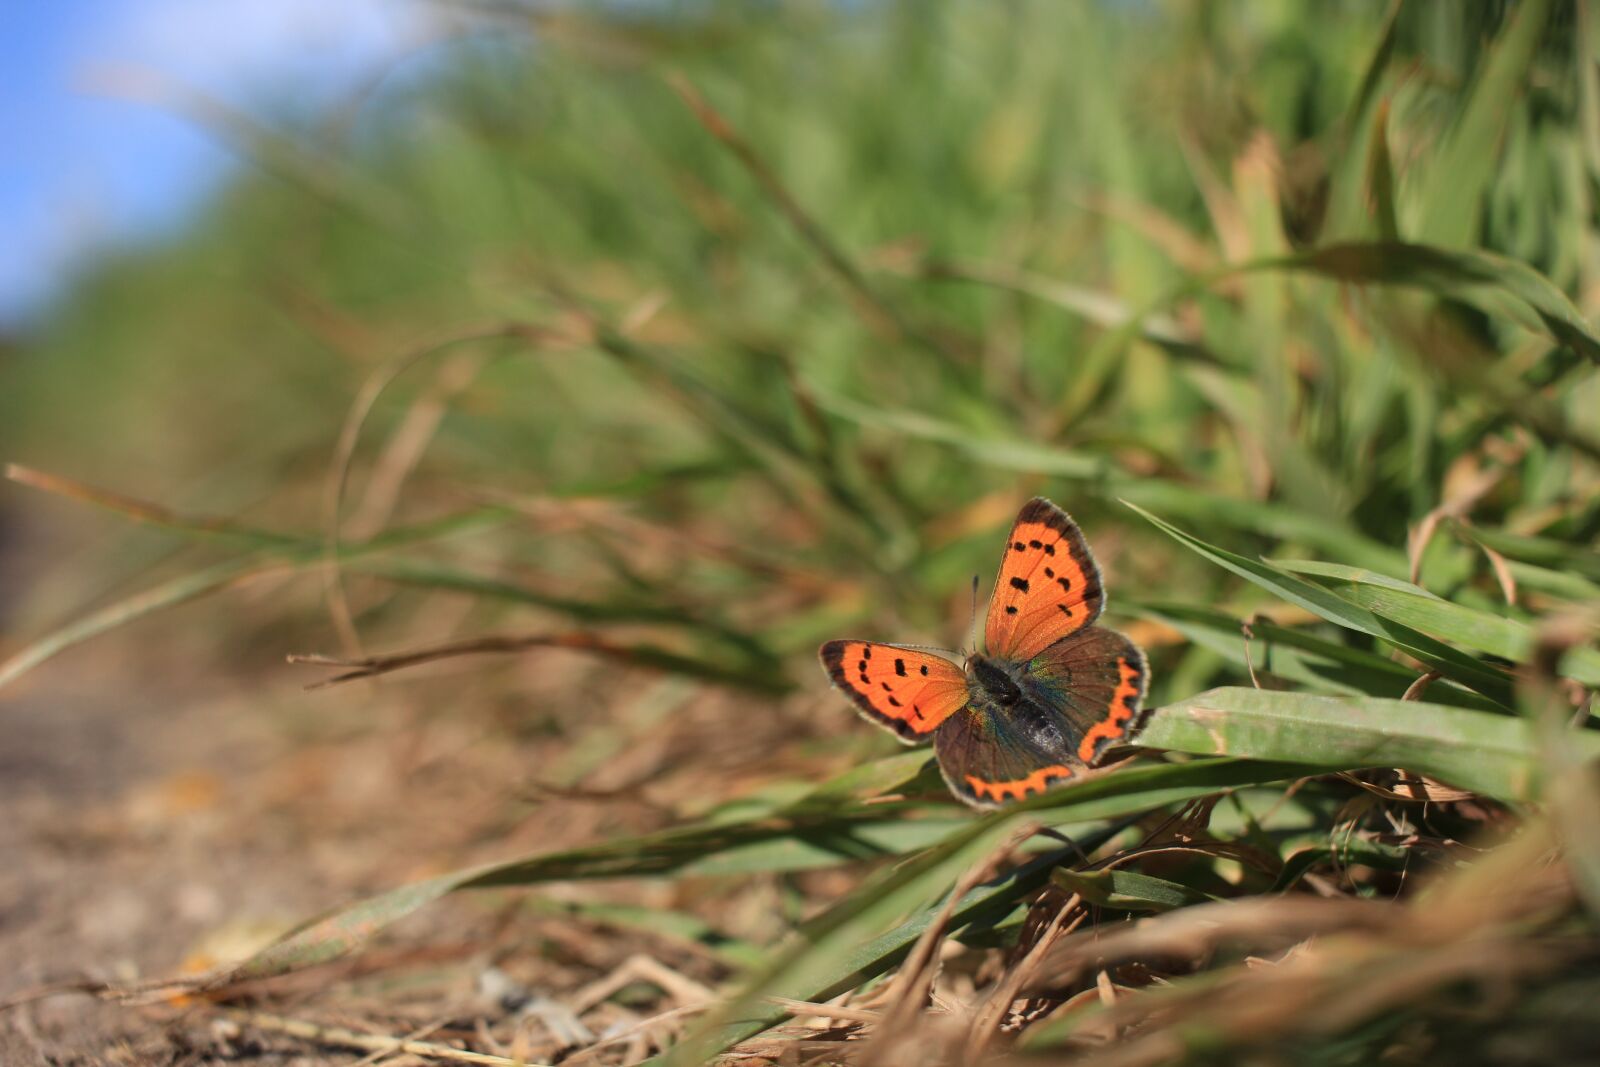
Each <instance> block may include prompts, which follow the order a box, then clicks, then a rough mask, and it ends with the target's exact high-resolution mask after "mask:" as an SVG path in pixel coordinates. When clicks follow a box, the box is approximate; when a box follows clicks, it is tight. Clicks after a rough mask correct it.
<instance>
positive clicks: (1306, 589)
mask: <svg viewBox="0 0 1600 1067" xmlns="http://www.w3.org/2000/svg"><path fill="white" fill-rule="evenodd" d="M1128 506H1129V507H1131V508H1133V509H1134V510H1135V511H1137V512H1139V514H1141V515H1143V516H1144V517H1145V518H1147V519H1149V520H1150V521H1151V522H1152V523H1154V524H1155V525H1156V526H1157V527H1158V528H1160V529H1162V530H1164V531H1166V532H1167V533H1168V534H1170V535H1171V536H1172V537H1173V538H1175V539H1176V540H1177V541H1178V542H1179V543H1180V544H1183V545H1187V546H1188V547H1189V548H1192V549H1193V550H1194V551H1196V552H1198V553H1199V554H1200V555H1202V556H1204V557H1206V558H1207V559H1209V560H1211V561H1212V562H1213V563H1216V564H1217V565H1219V566H1221V567H1224V568H1226V569H1227V570H1230V571H1232V572H1233V573H1234V574H1237V575H1239V576H1240V577H1241V578H1244V579H1246V580H1247V581H1249V582H1251V583H1253V584H1255V585H1257V586H1260V587H1261V588H1262V589H1265V590H1267V591H1268V592H1270V593H1272V594H1274V595H1276V596H1279V597H1281V598H1283V599H1284V600H1287V601H1289V603H1291V604H1298V605H1299V606H1300V607H1303V608H1305V609H1306V610H1307V611H1310V612H1313V613H1314V614H1316V615H1318V616H1320V617H1321V618H1324V619H1326V620H1328V621H1329V622H1332V623H1336V624H1338V625H1340V626H1343V627H1345V628H1347V629H1351V630H1356V631H1358V632H1360V633H1364V634H1368V635H1370V636H1372V637H1376V638H1378V639H1379V640H1382V641H1385V642H1387V643H1388V644H1390V645H1393V646H1394V647H1395V648H1397V649H1400V650H1401V651H1403V652H1405V653H1407V654H1408V655H1411V656H1414V657H1416V658H1417V659H1418V660H1421V661H1422V662H1423V663H1425V664H1427V665H1428V666H1429V667H1431V668H1433V669H1434V670H1436V671H1438V672H1439V673H1440V674H1442V675H1444V676H1445V677H1446V678H1450V679H1452V680H1454V681H1457V682H1460V683H1461V684H1462V685H1465V686H1468V687H1470V688H1472V689H1475V690H1477V691H1478V692H1480V693H1482V694H1483V695H1485V696H1487V697H1490V698H1492V699H1494V700H1495V701H1497V702H1499V703H1500V704H1501V705H1502V706H1504V707H1506V708H1510V706H1511V686H1510V682H1509V680H1508V679H1507V678H1506V676H1505V675H1504V674H1503V673H1502V672H1500V671H1497V670H1495V669H1493V668H1492V667H1489V666H1488V665H1486V664H1483V663H1480V662H1478V661H1477V660H1475V659H1473V658H1472V657H1471V656H1468V655H1466V654H1465V653H1462V652H1460V651H1457V650H1456V649H1454V648H1451V647H1450V646H1449V645H1446V644H1444V643H1443V642H1441V641H1437V640H1435V639H1433V638H1431V637H1429V636H1428V635H1427V634H1424V633H1420V632H1418V631H1417V630H1414V629H1412V628H1411V627H1409V626H1406V625H1404V624H1403V623H1398V622H1395V621H1393V620H1391V619H1386V618H1384V617H1383V616H1381V615H1378V614H1377V613H1375V612H1373V611H1370V610H1368V609H1367V608H1364V607H1361V606H1360V605H1359V604H1353V603H1351V602H1350V601H1348V600H1345V599H1344V598H1343V597H1340V596H1338V595H1336V594H1335V593H1333V592H1331V591H1329V590H1327V589H1324V588H1323V587H1322V586H1320V585H1316V584H1314V583H1312V582H1307V581H1304V580H1303V579H1300V578H1297V577H1295V576H1294V575H1292V574H1289V573H1287V572H1285V571H1282V570H1279V569H1278V568H1276V567H1273V566H1271V565H1269V564H1266V563H1261V562H1257V561H1255V560H1250V559H1246V558H1245V557H1243V556H1239V555H1235V554H1234V553H1232V552H1228V551H1225V550H1224V549H1220V548H1217V547H1215V546H1213V545H1208V544H1206V543H1205V542H1204V541H1201V540H1200V539H1199V538H1197V537H1193V536H1191V535H1190V534H1187V533H1184V532H1183V531H1182V530H1180V529H1178V528H1177V527H1176V526H1173V525H1172V524H1170V523H1168V522H1165V521H1164V520H1162V519H1159V518H1157V517H1156V516H1154V515H1152V514H1150V512H1148V511H1145V510H1144V509H1143V508H1141V507H1139V506H1138V505H1136V504H1129V505H1128Z"/></svg>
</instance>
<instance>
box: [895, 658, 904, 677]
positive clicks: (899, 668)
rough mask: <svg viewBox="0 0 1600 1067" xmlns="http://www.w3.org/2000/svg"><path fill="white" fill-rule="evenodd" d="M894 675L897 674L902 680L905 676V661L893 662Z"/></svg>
mask: <svg viewBox="0 0 1600 1067" xmlns="http://www.w3.org/2000/svg"><path fill="white" fill-rule="evenodd" d="M894 673H896V674H898V675H899V676H900V677H902V678H904V677H905V676H906V661H905V660H903V659H896V660H895V661H894Z"/></svg>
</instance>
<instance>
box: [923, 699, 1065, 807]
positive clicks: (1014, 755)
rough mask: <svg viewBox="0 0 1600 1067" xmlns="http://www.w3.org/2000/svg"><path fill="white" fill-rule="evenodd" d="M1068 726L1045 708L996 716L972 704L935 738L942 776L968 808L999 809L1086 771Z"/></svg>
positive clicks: (950, 719)
mask: <svg viewBox="0 0 1600 1067" xmlns="http://www.w3.org/2000/svg"><path fill="white" fill-rule="evenodd" d="M1069 731H1070V727H1069V724H1068V723H1067V722H1066V720H1065V719H1063V718H1062V717H1061V716H1060V715H1059V714H1058V713H1056V712H1055V711H1054V709H1051V708H1046V707H1042V706H1025V707H1020V708H1013V709H1010V710H1009V711H1007V712H1005V713H999V714H997V713H994V712H991V711H986V710H980V709H979V708H977V707H974V706H968V707H966V708H964V709H962V710H961V711H960V712H958V713H956V714H955V715H952V716H951V717H950V718H948V719H946V720H945V723H944V725H943V726H941V727H939V731H938V733H937V734H935V735H934V739H933V748H934V752H935V754H936V755H937V756H938V757H939V772H940V773H941V774H942V775H944V780H945V784H946V785H948V786H949V787H950V791H951V792H953V793H954V794H955V795H956V796H958V797H960V798H961V799H962V800H964V801H966V802H967V803H968V804H971V805H973V806H974V807H979V808H996V807H999V806H1000V805H1001V804H1004V803H1006V802H1007V801H1011V800H1022V799H1024V798H1026V797H1030V796H1033V795H1034V794H1035V793H1042V792H1044V791H1045V790H1046V789H1049V788H1051V787H1052V786H1056V785H1060V784H1062V783H1063V782H1066V781H1068V780H1069V779H1071V778H1073V777H1075V776H1076V775H1077V774H1079V773H1080V772H1081V771H1083V770H1084V768H1083V766H1082V765H1081V764H1080V763H1079V762H1078V761H1077V759H1076V758H1075V757H1074V756H1073V755H1072V743H1071V742H1072V738H1071V736H1070V732H1069Z"/></svg>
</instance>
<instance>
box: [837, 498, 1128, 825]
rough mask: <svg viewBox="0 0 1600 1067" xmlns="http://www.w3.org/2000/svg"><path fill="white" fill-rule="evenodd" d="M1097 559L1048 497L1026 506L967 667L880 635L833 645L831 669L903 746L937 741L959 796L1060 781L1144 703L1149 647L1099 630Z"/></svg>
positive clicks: (1028, 790)
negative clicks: (979, 646)
mask: <svg viewBox="0 0 1600 1067" xmlns="http://www.w3.org/2000/svg"><path fill="white" fill-rule="evenodd" d="M1105 602H1106V596H1105V589H1104V587H1103V586H1102V584H1101V581H1100V568H1099V566H1098V565H1097V564H1096V563H1095V561H1094V556H1093V555H1092V554H1091V553H1090V552H1089V545H1088V542H1087V541H1085V540H1084V537H1083V533H1082V531H1080V530H1079V529H1078V524H1077V523H1075V522H1073V521H1072V518H1071V517H1070V516H1069V515H1068V514H1067V513H1066V512H1064V511H1062V510H1061V509H1060V508H1058V507H1056V506H1055V505H1054V504H1052V503H1051V502H1050V501H1048V500H1046V499H1044V498H1043V497H1035V498H1034V499H1033V500H1030V501H1029V502H1028V503H1027V504H1026V505H1024V506H1023V508H1022V511H1021V512H1019V513H1018V514H1017V521H1016V523H1015V524H1014V525H1013V526H1012V527H1011V536H1010V538H1009V539H1008V540H1007V541H1006V549H1005V555H1004V556H1002V557H1001V560H1000V576H999V577H998V578H997V579H996V580H995V587H994V592H993V594H992V595H991V596H990V598H989V612H988V616H987V619H986V621H985V623H984V645H985V647H986V649H987V652H988V654H987V655H979V654H977V653H976V652H974V653H972V654H971V655H969V656H968V657H967V659H966V663H965V665H964V666H958V665H957V664H955V663H954V662H952V661H951V660H949V659H946V658H944V657H943V656H938V655H934V654H932V653H930V652H925V651H921V650H919V649H915V648H909V647H906V646H903V645H887V644H880V643H879V642H876V641H829V642H828V643H827V644H825V645H823V646H822V649H821V651H820V655H821V657H822V666H823V667H824V669H826V670H827V672H828V677H829V678H831V679H832V680H833V684H834V685H835V686H837V687H838V688H839V689H840V690H841V691H843V692H844V693H845V695H847V696H848V697H849V698H850V699H851V701H853V702H854V703H855V706H856V707H857V709H859V710H860V712H861V714H862V715H863V716H865V717H866V718H868V719H871V720H872V721H873V722H876V723H878V724H879V725H882V726H886V727H888V728H889V729H890V730H892V731H893V732H894V734H895V736H896V737H898V738H900V740H902V741H904V742H905V743H906V744H913V745H914V744H917V743H918V742H921V741H926V740H928V739H929V738H932V739H933V748H934V753H935V754H936V755H937V756H938V759H939V770H940V773H942V774H943V775H944V780H945V782H946V783H947V784H948V785H949V786H950V790H951V792H953V793H955V795H956V796H958V797H960V798H961V799H962V800H965V801H966V802H967V803H969V804H972V805H974V806H977V807H983V808H990V807H997V806H999V805H1000V804H1003V803H1005V802H1006V801H1008V800H1021V799H1022V798H1023V797H1026V796H1029V795H1031V794H1034V793H1040V792H1043V791H1044V790H1046V789H1048V788H1050V787H1052V786H1055V785H1060V784H1061V783H1063V782H1065V781H1067V780H1068V779H1070V778H1072V777H1074V776H1075V775H1078V774H1080V773H1081V772H1083V771H1085V770H1087V769H1088V768H1089V767H1091V766H1093V765H1094V764H1095V762H1096V761H1097V760H1099V758H1100V757H1101V756H1102V755H1104V753H1105V751H1106V750H1107V749H1108V748H1110V747H1111V745H1112V744H1114V743H1115V742H1117V741H1118V740H1120V739H1121V738H1123V737H1124V736H1126V735H1127V733H1128V732H1129V730H1131V729H1132V728H1133V727H1134V725H1135V723H1136V721H1137V717H1138V714H1139V707H1140V704H1141V702H1142V701H1143V700H1144V694H1145V684H1146V682H1147V680H1148V671H1147V669H1146V666H1145V658H1144V653H1143V652H1141V651H1140V650H1139V647H1138V646H1137V645H1135V644H1134V643H1133V642H1132V641H1130V640H1128V639H1127V638H1126V637H1124V636H1123V635H1122V634H1120V633H1117V632H1116V631H1115V630H1108V629H1106V628H1105V627H1103V626H1096V625H1095V620H1096V619H1098V618H1099V617H1100V612H1101V610H1102V609H1103V608H1104V607H1105Z"/></svg>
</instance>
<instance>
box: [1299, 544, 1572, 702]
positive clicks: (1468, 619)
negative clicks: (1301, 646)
mask: <svg viewBox="0 0 1600 1067" xmlns="http://www.w3.org/2000/svg"><path fill="white" fill-rule="evenodd" d="M1273 562H1274V563H1275V564H1276V565H1277V566H1279V567H1282V568H1283V569H1284V570H1287V571H1293V572H1294V573H1296V574H1309V575H1313V576H1314V577H1316V578H1317V579H1319V581H1320V582H1321V584H1322V585H1324V586H1326V587H1327V588H1329V589H1331V590H1333V591H1334V592H1336V593H1338V594H1339V595H1340V596H1342V597H1344V598H1345V599H1347V600H1349V601H1351V602H1352V603H1355V604H1359V605H1361V606H1362V607H1364V608H1367V609H1368V610H1370V611H1372V612H1374V613H1376V614H1378V615H1381V616H1383V617H1384V618H1386V619H1393V620H1394V621H1396V622H1401V623H1405V624H1406V625H1407V626H1413V627H1415V628H1417V629H1418V630H1421V631H1422V632H1423V633H1427V634H1432V635H1433V636H1435V637H1438V638H1440V639H1442V640H1445V641H1453V642H1455V643H1456V644H1458V645H1465V646H1466V647H1467V648H1475V649H1477V650H1478V651H1480V652H1488V653H1490V654H1491V655H1495V656H1499V657H1501V658H1502V659H1508V660H1511V661H1512V662H1514V663H1526V662H1527V661H1528V658H1529V657H1530V655H1531V654H1532V652H1533V646H1534V632H1533V628H1532V627H1530V626H1528V625H1526V624H1524V623H1521V622H1518V621H1517V620H1515V619H1504V618H1500V617H1498V616H1495V615H1490V614H1488V613H1487V612H1482V611H1477V610H1474V609H1473V608H1467V607H1462V606H1461V605H1460V604H1454V603H1451V602H1450V601H1448V600H1443V599H1441V598H1439V597H1436V596H1434V595H1433V594H1432V593H1430V592H1428V591H1427V590H1425V589H1422V588H1419V587H1418V586H1415V585H1412V584H1411V583H1410V582H1402V581H1400V580H1399V579H1397V578H1390V577H1389V576H1387V575H1383V574H1375V573H1373V572H1372V571H1366V570H1361V569H1360V568H1358V567H1345V566H1341V565H1340V564H1337V563H1321V562H1317V561H1313V560H1274V561H1273ZM1560 669H1561V673H1563V674H1565V675H1567V676H1568V677H1570V678H1575V679H1577V680H1578V681H1580V682H1582V683H1583V684H1585V685H1600V653H1597V652H1595V651H1594V650H1593V649H1590V648H1574V649H1572V650H1570V651H1569V652H1568V653H1567V654H1566V656H1565V657H1564V658H1563V659H1562V662H1561V668H1560Z"/></svg>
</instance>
